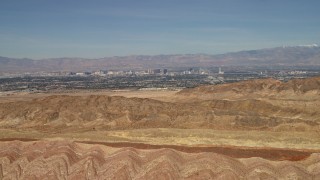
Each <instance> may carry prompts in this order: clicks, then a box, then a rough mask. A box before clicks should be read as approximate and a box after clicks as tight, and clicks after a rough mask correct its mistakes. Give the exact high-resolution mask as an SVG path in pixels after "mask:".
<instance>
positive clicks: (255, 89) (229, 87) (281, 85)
mask: <svg viewBox="0 0 320 180" xmlns="http://www.w3.org/2000/svg"><path fill="white" fill-rule="evenodd" d="M228 91H229V92H235V93H239V94H248V93H262V92H267V93H270V94H273V93H281V92H283V93H295V94H304V93H307V92H311V91H313V92H314V93H316V94H317V93H318V94H320V77H313V78H307V79H292V80H290V81H288V82H281V81H278V80H275V79H255V80H248V81H241V82H236V83H229V84H221V85H209V86H200V87H196V88H190V89H184V90H182V91H180V92H179V93H178V94H180V95H189V94H214V93H225V92H228Z"/></svg>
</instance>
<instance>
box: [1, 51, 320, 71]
mask: <svg viewBox="0 0 320 180" xmlns="http://www.w3.org/2000/svg"><path fill="white" fill-rule="evenodd" d="M319 57H320V47H318V46H311V47H304V46H293V47H277V48H269V49H259V50H250V51H240V52H234V53H226V54H220V55H208V54H180V55H153V56H151V55H132V56H122V57H121V56H115V57H105V58H98V59H84V58H51V59H40V60H32V59H26V58H24V59H19V58H8V57H0V72H7V73H12V72H15V73H17V72H22V73H23V72H42V71H47V72H48V71H51V72H52V71H94V70H99V69H122V70H123V69H124V68H126V67H130V68H131V69H147V68H177V67H178V68H190V67H216V66H221V65H226V66H230V65H231V66H247V65H249V66H255V65H257V66H261V65H263V66H271V65H285V66H292V65H296V66H319V65H320V60H319ZM75 64H76V66H75Z"/></svg>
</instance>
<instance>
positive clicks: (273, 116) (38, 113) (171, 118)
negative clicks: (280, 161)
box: [0, 77, 320, 131]
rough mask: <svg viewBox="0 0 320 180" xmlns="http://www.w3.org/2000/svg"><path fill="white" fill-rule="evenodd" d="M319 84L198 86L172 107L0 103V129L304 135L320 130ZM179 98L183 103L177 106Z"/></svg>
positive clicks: (80, 100) (70, 100)
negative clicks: (179, 130)
mask: <svg viewBox="0 0 320 180" xmlns="http://www.w3.org/2000/svg"><path fill="white" fill-rule="evenodd" d="M319 82H320V78H318V77H317V78H310V79H303V80H302V79H299V80H291V81H289V82H285V83H282V82H280V81H277V80H273V79H262V80H251V81H243V82H238V83H231V84H223V85H214V86H203V87H198V88H195V89H186V90H182V91H180V92H178V93H177V95H176V97H177V100H176V101H173V102H164V101H161V100H155V99H148V98H135V97H133V98H127V97H121V96H106V95H90V96H76V95H72V96H70V95H53V96H48V97H41V98H35V99H33V100H29V101H16V102H3V103H0V127H3V128H10V127H15V128H22V129H23V128H37V129H51V128H52V127H54V128H55V129H59V131H64V130H68V131H70V128H83V129H96V128H97V129H141V128H188V129H192V128H201V129H239V130H240V129H246V128H247V129H264V130H272V131H276V130H292V129H296V130H299V131H308V130H315V129H319V128H320V126H319V123H320V111H319V110H318V105H319V103H320V100H319V89H320V83H319ZM308 92H311V93H308ZM211 94H212V96H211ZM239 94H240V95H241V96H239ZM254 94H258V95H256V96H254ZM181 96H182V97H186V96H187V97H186V98H183V99H185V100H184V101H182V102H181V101H179V98H180V99H181ZM197 96H200V98H199V99H197ZM192 97H193V99H192ZM203 97H205V98H203ZM225 97H226V98H225ZM188 98H190V99H188ZM201 98H202V99H201ZM52 130H53V129H52Z"/></svg>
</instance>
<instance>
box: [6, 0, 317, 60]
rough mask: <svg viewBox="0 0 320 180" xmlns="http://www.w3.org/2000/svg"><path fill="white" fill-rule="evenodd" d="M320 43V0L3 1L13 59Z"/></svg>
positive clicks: (8, 51)
mask: <svg viewBox="0 0 320 180" xmlns="http://www.w3.org/2000/svg"><path fill="white" fill-rule="evenodd" d="M319 39H320V1H319V0H1V1H0V56H8V57H29V58H36V59H39V58H49V57H93V58H94V57H106V56H117V55H118V56H123V55H132V54H145V55H154V54H193V53H207V54H218V53H225V52H230V51H239V50H246V49H259V48H265V47H275V46H282V45H301V44H313V43H318V42H320V41H319Z"/></svg>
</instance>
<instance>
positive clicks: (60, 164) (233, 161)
mask: <svg viewBox="0 0 320 180" xmlns="http://www.w3.org/2000/svg"><path fill="white" fill-rule="evenodd" d="M319 161H320V155H319V154H312V155H311V156H310V157H308V158H306V159H305V160H301V161H295V162H292V161H278V162H277V161H270V160H264V159H261V158H246V159H238V158H231V157H228V156H224V155H220V154H216V153H208V152H205V153H183V152H180V151H176V150H172V149H165V148H164V149H155V150H139V149H134V148H129V147H128V148H112V147H108V146H102V145H86V144H82V143H74V142H68V141H38V142H18V141H13V142H0V178H1V179H270V178H271V179H274V178H277V179H292V178H293V179H316V178H317V177H319V176H320V171H319V169H320V164H319Z"/></svg>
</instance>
